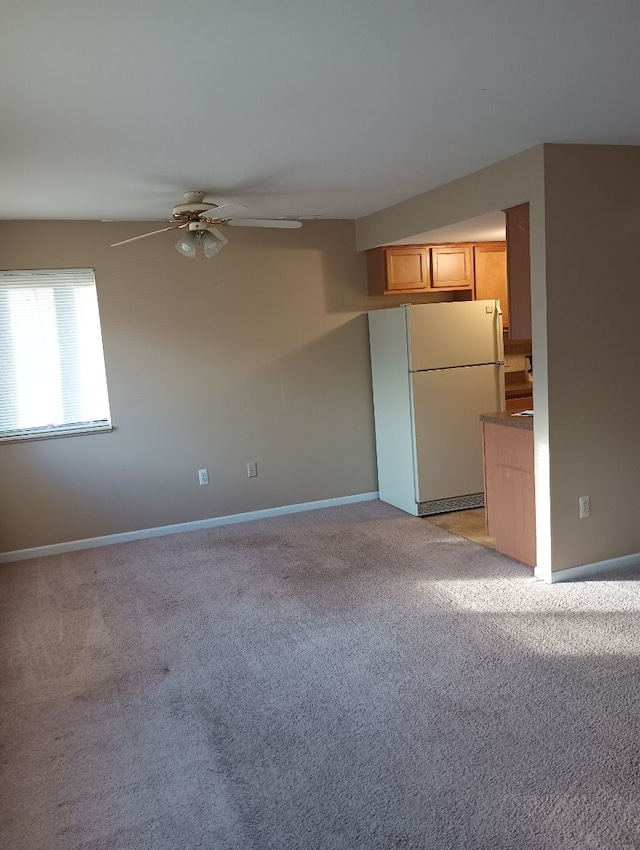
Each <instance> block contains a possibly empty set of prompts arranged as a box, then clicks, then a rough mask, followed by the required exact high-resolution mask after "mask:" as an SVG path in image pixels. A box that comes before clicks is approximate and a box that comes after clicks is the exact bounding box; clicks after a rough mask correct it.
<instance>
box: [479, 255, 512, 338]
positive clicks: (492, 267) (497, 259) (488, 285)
mask: <svg viewBox="0 0 640 850" xmlns="http://www.w3.org/2000/svg"><path fill="white" fill-rule="evenodd" d="M473 265H474V272H475V283H476V290H475V297H476V299H477V300H478V301H480V300H482V299H483V298H499V299H500V307H501V308H502V327H503V328H504V330H508V329H509V299H508V297H507V255H506V248H505V246H504V244H503V243H501V242H498V243H491V242H487V243H486V244H485V245H475V246H474V248H473Z"/></svg>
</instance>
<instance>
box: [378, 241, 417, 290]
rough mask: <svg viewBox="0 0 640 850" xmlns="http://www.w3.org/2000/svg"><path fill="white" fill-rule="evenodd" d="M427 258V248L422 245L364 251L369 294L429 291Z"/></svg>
mask: <svg viewBox="0 0 640 850" xmlns="http://www.w3.org/2000/svg"><path fill="white" fill-rule="evenodd" d="M430 259H431V258H430V256H429V249H428V248H426V247H423V246H413V245H412V246H405V245H401V246H397V247H390V248H386V247H383V248H373V249H372V250H370V251H367V275H368V280H369V295H395V294H396V293H403V292H428V291H429V290H430V288H431V270H430Z"/></svg>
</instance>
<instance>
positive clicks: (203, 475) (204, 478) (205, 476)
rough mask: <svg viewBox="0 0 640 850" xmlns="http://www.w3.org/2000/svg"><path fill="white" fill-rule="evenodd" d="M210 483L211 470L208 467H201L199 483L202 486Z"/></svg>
mask: <svg viewBox="0 0 640 850" xmlns="http://www.w3.org/2000/svg"><path fill="white" fill-rule="evenodd" d="M208 483H209V470H208V469H199V470H198V484H199V485H200V486H201V487H204V486H205V485H206V484H208Z"/></svg>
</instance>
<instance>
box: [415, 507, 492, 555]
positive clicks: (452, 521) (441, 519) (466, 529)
mask: <svg viewBox="0 0 640 850" xmlns="http://www.w3.org/2000/svg"><path fill="white" fill-rule="evenodd" d="M425 519H426V520H427V521H428V522H431V523H433V524H434V525H437V526H438V527H439V528H444V529H446V530H447V531H450V532H451V533H452V534H457V535H459V536H460V537H466V538H467V540H473V541H474V543H479V544H480V545H481V546H487V547H489V549H495V548H496V543H495V539H494V538H493V537H488V536H487V530H486V526H485V518H484V508H472V509H471V510H468V511H453V512H452V513H448V514H435V515H434V516H429V517H425Z"/></svg>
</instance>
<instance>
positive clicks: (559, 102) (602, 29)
mask: <svg viewBox="0 0 640 850" xmlns="http://www.w3.org/2000/svg"><path fill="white" fill-rule="evenodd" d="M639 35H640V4H639V2H638V0H608V2H602V0H561V2H559V0H537V1H536V2H532V0H475V2H474V0H422V1H421V0H395V2H393V3H392V2H389V0H269V2H265V0H181V2H175V0H174V2H167V1H166V0H127V2H123V0H102V2H97V0H94V2H92V1H91V0H49V1H48V2H46V3H44V2H41V0H3V2H2V4H1V8H0V169H1V175H2V179H1V180H0V218H6V219H130V220H131V219H147V220H149V219H164V218H167V217H168V216H169V214H170V208H171V206H172V205H173V204H174V203H177V202H178V201H179V200H180V193H181V192H183V191H185V190H187V189H204V190H207V191H208V192H209V197H211V198H213V199H215V200H217V201H218V202H223V201H226V200H231V199H233V200H239V201H240V202H241V203H243V204H245V205H246V207H247V211H246V212H245V213H243V214H244V215H255V216H280V215H293V216H296V215H318V216H322V217H325V218H357V217H360V216H362V215H365V214H367V213H370V212H373V211H375V210H378V209H381V208H383V207H386V206H389V205H390V204H393V203H396V202H398V201H401V200H404V199H405V198H407V197H411V196H412V195H416V194H419V193H420V192H424V191H426V190H428V189H430V188H432V187H434V186H437V185H440V184H442V183H445V182H447V181H449V180H452V179H454V178H456V177H460V176H462V175H463V174H467V173H469V172H471V171H474V170H476V169H478V168H481V167H483V166H485V165H488V164H490V163H492V162H496V161H498V160H500V159H503V158H504V157H506V156H509V155H511V154H514V153H517V152H518V151H521V150H523V149H525V148H529V147H531V146H533V145H536V144H538V143H540V142H543V141H551V142H581V143H585V142H586V143H588V142H593V143H613V144H636V145H637V144H640V85H639V80H640V50H639V49H638V36H639Z"/></svg>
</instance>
